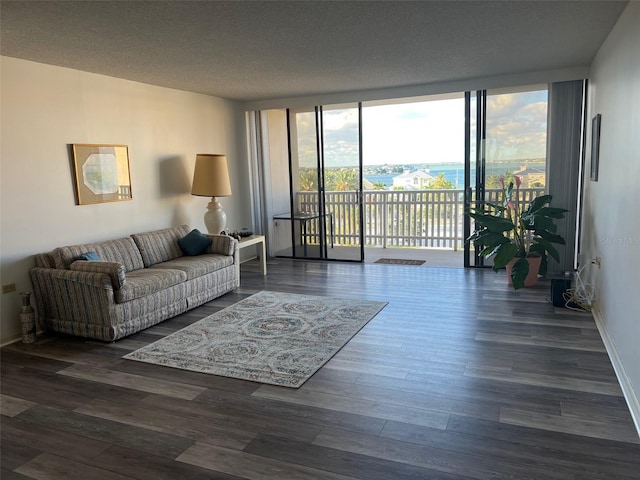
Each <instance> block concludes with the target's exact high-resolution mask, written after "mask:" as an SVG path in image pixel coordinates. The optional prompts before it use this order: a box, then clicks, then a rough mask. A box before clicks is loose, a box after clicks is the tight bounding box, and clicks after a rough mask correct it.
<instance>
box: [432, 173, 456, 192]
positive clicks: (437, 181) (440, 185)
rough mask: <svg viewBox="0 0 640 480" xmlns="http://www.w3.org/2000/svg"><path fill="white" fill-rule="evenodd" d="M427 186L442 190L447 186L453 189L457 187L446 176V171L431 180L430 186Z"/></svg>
mask: <svg viewBox="0 0 640 480" xmlns="http://www.w3.org/2000/svg"><path fill="white" fill-rule="evenodd" d="M427 188H429V189H432V190H442V189H445V188H448V189H453V188H456V186H455V185H454V184H453V182H450V181H449V180H447V179H446V178H445V176H444V173H441V174H439V175H438V176H437V177H436V178H432V179H431V180H429V186H428V187H427Z"/></svg>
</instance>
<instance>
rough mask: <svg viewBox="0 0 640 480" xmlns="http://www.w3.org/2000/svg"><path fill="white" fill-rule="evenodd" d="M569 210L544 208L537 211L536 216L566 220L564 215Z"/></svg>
mask: <svg viewBox="0 0 640 480" xmlns="http://www.w3.org/2000/svg"><path fill="white" fill-rule="evenodd" d="M568 211H569V210H567V209H565V208H554V207H542V208H541V209H539V210H537V211H536V215H542V216H544V217H550V218H564V214H565V213H566V212H568Z"/></svg>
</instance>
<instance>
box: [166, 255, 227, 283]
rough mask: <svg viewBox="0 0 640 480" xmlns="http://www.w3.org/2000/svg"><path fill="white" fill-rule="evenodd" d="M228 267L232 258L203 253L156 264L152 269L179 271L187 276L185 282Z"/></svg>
mask: <svg viewBox="0 0 640 480" xmlns="http://www.w3.org/2000/svg"><path fill="white" fill-rule="evenodd" d="M229 265H233V257H229V256H227V255H218V254H212V253H205V254H202V255H198V256H195V257H180V258H176V259H174V260H169V261H168V262H163V263H158V264H156V265H154V266H153V268H157V269H161V268H168V269H174V270H181V271H183V272H185V274H186V275H187V280H192V279H194V278H197V277H201V276H203V275H207V274H208V273H211V272H215V271H216V270H220V269H221V268H224V267H228V266H229Z"/></svg>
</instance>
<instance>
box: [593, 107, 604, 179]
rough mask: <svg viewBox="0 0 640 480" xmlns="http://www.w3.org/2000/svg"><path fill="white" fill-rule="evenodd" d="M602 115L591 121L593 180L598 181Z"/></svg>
mask: <svg viewBox="0 0 640 480" xmlns="http://www.w3.org/2000/svg"><path fill="white" fill-rule="evenodd" d="M601 119H602V115H600V114H597V115H596V116H595V117H593V119H592V120H591V180H592V181H594V182H597V181H598V169H599V167H600V121H601Z"/></svg>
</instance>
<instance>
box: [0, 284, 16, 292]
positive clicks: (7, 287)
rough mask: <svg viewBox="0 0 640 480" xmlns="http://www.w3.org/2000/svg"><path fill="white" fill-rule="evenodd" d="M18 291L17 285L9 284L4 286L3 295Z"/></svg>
mask: <svg viewBox="0 0 640 480" xmlns="http://www.w3.org/2000/svg"><path fill="white" fill-rule="evenodd" d="M15 291H16V284H15V283H8V284H6V285H2V293H11V292H15Z"/></svg>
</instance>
